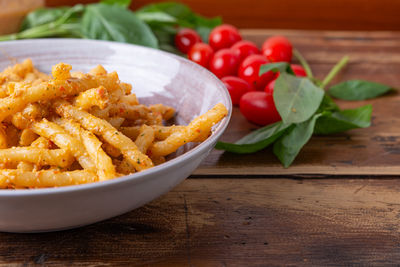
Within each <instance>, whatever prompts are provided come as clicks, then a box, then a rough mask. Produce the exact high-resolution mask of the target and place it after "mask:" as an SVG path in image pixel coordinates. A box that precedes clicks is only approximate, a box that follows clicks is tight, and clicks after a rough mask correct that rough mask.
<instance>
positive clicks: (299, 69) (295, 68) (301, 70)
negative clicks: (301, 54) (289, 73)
mask: <svg viewBox="0 0 400 267" xmlns="http://www.w3.org/2000/svg"><path fill="white" fill-rule="evenodd" d="M290 66H291V67H292V70H293V72H294V74H296V76H298V77H307V73H306V71H305V70H304V68H303V67H302V66H301V65H297V64H291V65H290Z"/></svg>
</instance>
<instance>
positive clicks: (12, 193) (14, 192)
mask: <svg viewBox="0 0 400 267" xmlns="http://www.w3.org/2000/svg"><path fill="white" fill-rule="evenodd" d="M16 42H18V43H46V44H48V43H49V42H50V43H51V42H74V43H77V42H78V43H82V44H84V43H86V44H87V43H90V44H106V45H111V46H116V47H118V46H119V47H130V48H133V49H139V50H144V51H151V52H152V53H161V54H164V55H165V56H169V57H172V58H175V59H177V60H178V61H183V62H184V63H186V64H189V65H191V67H192V68H193V69H194V70H195V71H196V72H201V73H203V74H202V75H208V76H209V77H210V78H211V80H213V81H214V82H215V84H216V87H217V89H218V90H219V91H220V92H221V93H222V97H223V98H222V100H225V101H226V102H227V104H228V106H227V107H226V108H227V109H228V115H227V116H226V117H225V118H223V119H222V120H221V121H220V122H219V123H218V124H217V125H216V128H215V129H214V131H213V132H212V134H211V136H210V137H208V138H207V140H205V141H204V142H201V143H200V144H199V145H197V146H196V147H194V148H192V149H190V150H189V151H187V152H185V153H184V154H182V155H179V156H177V157H176V158H173V159H170V160H168V161H166V162H165V163H162V164H160V165H158V166H154V167H152V168H149V169H146V170H144V171H141V172H138V173H133V174H130V175H125V176H122V177H118V178H115V179H111V180H107V181H101V182H94V183H86V184H79V185H69V186H61V187H49V188H32V189H0V197H4V196H7V197H20V196H34V195H52V194H62V193H70V192H78V191H89V190H95V189H101V188H105V187H108V186H117V185H119V184H124V183H128V182H132V181H141V180H145V179H147V178H148V176H154V175H157V174H160V173H162V172H163V171H164V170H165V169H169V168H172V167H173V166H175V165H179V164H180V163H183V162H185V161H186V160H189V159H190V158H193V157H196V156H198V155H199V154H202V153H203V152H204V150H206V149H208V148H210V147H213V143H214V142H216V141H217V140H218V138H219V137H220V136H221V135H222V133H223V132H224V131H225V129H226V128H227V126H228V123H229V121H230V118H231V115H232V101H231V98H230V95H229V92H228V90H227V89H226V87H225V85H224V84H223V82H222V81H221V80H220V79H218V78H217V77H216V76H215V75H214V74H213V73H211V72H210V71H208V70H207V69H205V68H203V67H202V66H200V65H198V64H196V63H194V62H192V61H190V60H188V59H186V58H183V57H181V56H178V55H175V54H173V53H169V52H165V51H162V50H157V49H155V48H150V47H145V46H140V45H135V44H127V43H118V42H113V41H104V40H89V39H74V38H46V39H44V38H41V39H26V40H13V41H4V42H0V48H2V47H3V46H7V45H13V44H15V43H16Z"/></svg>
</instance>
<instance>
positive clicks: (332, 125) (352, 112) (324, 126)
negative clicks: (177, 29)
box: [314, 105, 372, 134]
mask: <svg viewBox="0 0 400 267" xmlns="http://www.w3.org/2000/svg"><path fill="white" fill-rule="evenodd" d="M371 114H372V106H371V105H365V106H362V107H359V108H356V109H346V110H342V111H337V112H327V113H325V114H324V115H323V116H321V117H320V118H319V119H318V120H317V123H316V125H315V130H314V133H315V134H334V133H341V132H345V131H348V130H351V129H356V128H367V127H369V126H370V125H371Z"/></svg>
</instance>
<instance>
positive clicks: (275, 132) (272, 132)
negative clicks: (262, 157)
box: [215, 121, 291, 154]
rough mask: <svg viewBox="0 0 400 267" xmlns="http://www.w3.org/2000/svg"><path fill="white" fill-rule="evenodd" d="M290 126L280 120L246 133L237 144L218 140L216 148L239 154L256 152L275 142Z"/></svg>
mask: <svg viewBox="0 0 400 267" xmlns="http://www.w3.org/2000/svg"><path fill="white" fill-rule="evenodd" d="M290 127H291V125H290V124H284V123H283V122H281V121H279V122H276V123H274V124H271V125H267V126H265V127H263V128H260V129H258V130H256V131H254V132H252V133H250V134H248V135H246V136H245V137H243V138H242V139H240V140H239V141H237V142H236V143H235V144H231V143H224V142H218V143H217V145H216V147H215V148H216V149H223V150H226V151H229V152H234V153H239V154H245V153H254V152H256V151H259V150H261V149H264V148H266V147H267V146H269V145H270V144H272V143H273V142H275V140H276V139H278V138H279V137H280V136H281V135H282V134H283V133H284V132H285V131H287V130H288V129H289V128H290Z"/></svg>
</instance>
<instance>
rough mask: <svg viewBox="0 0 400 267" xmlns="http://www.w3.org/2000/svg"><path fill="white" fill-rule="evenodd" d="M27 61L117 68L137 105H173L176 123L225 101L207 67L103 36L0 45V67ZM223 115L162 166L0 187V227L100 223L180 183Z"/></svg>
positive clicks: (207, 147) (43, 66)
mask: <svg viewBox="0 0 400 267" xmlns="http://www.w3.org/2000/svg"><path fill="white" fill-rule="evenodd" d="M25 58H31V59H32V60H33V62H34V64H35V65H36V66H37V67H38V68H39V69H40V70H42V71H45V72H50V69H51V66H52V65H54V64H56V63H59V62H65V63H69V64H71V65H72V66H73V70H82V71H88V70H89V69H90V68H92V67H94V66H96V65H97V64H102V65H103V66H104V67H105V68H106V69H107V70H109V71H113V70H116V71H117V72H118V74H119V77H120V79H121V80H122V81H125V82H129V83H132V85H133V91H134V92H135V93H136V94H137V95H138V97H139V100H140V101H141V102H143V103H146V104H150V103H163V104H167V105H171V106H173V107H175V108H176V110H177V117H176V120H177V123H180V124H187V123H188V122H189V121H190V120H191V119H193V118H194V117H196V116H197V115H199V114H202V113H204V112H206V111H207V110H209V109H210V108H211V107H213V106H214V105H215V104H216V103H218V102H221V103H223V104H224V105H225V106H226V107H227V108H228V109H229V111H231V109H232V105H231V101H230V97H229V94H228V92H227V90H226V89H225V87H224V85H223V84H222V83H221V82H220V81H219V80H218V79H217V78H216V77H215V76H213V75H212V74H211V73H210V72H208V71H207V70H206V69H204V68H202V67H200V66H198V65H196V64H194V63H192V62H190V61H188V60H186V59H184V58H182V57H178V56H175V55H172V54H169V53H165V52H161V51H158V50H155V49H149V48H145V47H140V46H134V45H127V44H120V43H114V42H105V41H92V40H77V39H40V40H24V41H11V42H0V69H4V68H5V67H6V66H8V65H11V64H13V63H15V61H14V62H13V61H12V60H14V59H17V60H18V61H22V60H23V59H25ZM229 118H230V112H229V115H228V116H227V117H226V118H224V119H223V120H222V121H221V122H220V123H219V124H217V125H216V127H215V129H214V131H213V134H212V135H211V136H210V137H209V138H208V139H207V140H206V141H205V142H203V143H201V144H199V145H197V146H193V145H192V146H186V147H185V148H183V149H181V150H180V151H179V152H178V153H177V155H176V156H175V157H172V158H171V159H169V160H168V161H167V162H166V163H164V164H161V165H159V166H156V167H154V168H151V169H149V170H145V171H142V172H139V173H135V174H133V175H129V176H125V177H122V178H118V179H114V180H111V181H106V182H99V183H92V184H85V185H78V186H68V187H60V188H47V189H31V190H0V231H7V232H41V231H55V230H61V229H68V228H74V227H79V226H82V225H87V224H91V223H95V222H98V221H101V220H105V219H108V218H111V217H114V216H117V215H120V214H123V213H125V212H128V211H130V210H133V209H135V208H137V207H140V206H142V205H144V204H146V203H147V202H149V201H151V200H153V199H155V198H157V197H158V196H160V195H162V194H164V193H166V192H168V191H169V190H171V189H172V188H173V187H174V186H176V185H177V184H178V183H179V182H181V181H182V180H184V179H185V178H186V177H188V176H189V175H190V173H191V172H192V171H193V170H194V169H195V168H196V167H197V166H198V165H199V164H200V162H201V161H202V160H203V159H204V158H205V157H206V156H207V154H208V153H209V152H210V151H211V150H212V149H213V147H214V145H215V143H216V141H217V139H218V138H219V137H220V136H221V134H222V133H223V131H224V130H225V128H226V126H227V125H228V122H229Z"/></svg>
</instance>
